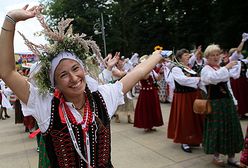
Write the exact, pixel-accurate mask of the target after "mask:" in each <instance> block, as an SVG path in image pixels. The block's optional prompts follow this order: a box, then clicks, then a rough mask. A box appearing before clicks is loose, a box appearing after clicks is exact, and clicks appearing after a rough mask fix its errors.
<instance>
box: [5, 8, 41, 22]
mask: <svg viewBox="0 0 248 168" xmlns="http://www.w3.org/2000/svg"><path fill="white" fill-rule="evenodd" d="M28 6H29V5H25V6H24V7H23V8H22V9H14V10H12V11H9V12H8V14H7V15H8V16H10V17H11V18H12V19H14V20H15V21H16V22H19V21H24V20H27V19H29V18H33V17H35V15H36V14H38V13H40V12H41V10H42V9H43V6H41V5H37V6H33V7H32V8H30V9H28Z"/></svg>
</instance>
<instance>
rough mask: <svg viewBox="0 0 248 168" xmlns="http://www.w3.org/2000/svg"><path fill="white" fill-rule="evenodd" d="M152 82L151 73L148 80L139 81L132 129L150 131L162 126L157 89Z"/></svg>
mask: <svg viewBox="0 0 248 168" xmlns="http://www.w3.org/2000/svg"><path fill="white" fill-rule="evenodd" d="M153 73H155V72H153ZM154 82H155V80H154V78H153V75H152V73H151V74H150V75H149V77H148V79H144V80H140V83H141V88H140V93H139V97H138V100H137V103H136V107H135V112H134V127H137V128H145V129H152V128H153V127H159V126H162V125H163V124H164V123H163V117H162V112H161V107H160V101H159V97H158V88H157V85H156V84H155V83H154Z"/></svg>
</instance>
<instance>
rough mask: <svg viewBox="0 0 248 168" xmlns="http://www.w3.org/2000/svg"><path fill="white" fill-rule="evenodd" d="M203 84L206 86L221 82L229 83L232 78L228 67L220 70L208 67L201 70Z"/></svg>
mask: <svg viewBox="0 0 248 168" xmlns="http://www.w3.org/2000/svg"><path fill="white" fill-rule="evenodd" d="M200 76H201V82H202V83H203V84H204V85H209V84H215V85H216V84H217V83H220V82H227V81H228V80H229V78H230V75H229V71H228V69H227V68H226V67H221V68H220V69H218V70H215V69H213V68H212V67H210V66H209V65H206V66H204V67H203V69H202V70H201V75H200Z"/></svg>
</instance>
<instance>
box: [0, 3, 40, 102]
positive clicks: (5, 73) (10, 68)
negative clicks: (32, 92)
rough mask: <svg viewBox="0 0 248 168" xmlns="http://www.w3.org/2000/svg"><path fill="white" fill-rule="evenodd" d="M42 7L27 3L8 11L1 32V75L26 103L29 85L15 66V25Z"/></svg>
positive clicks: (30, 16)
mask: <svg viewBox="0 0 248 168" xmlns="http://www.w3.org/2000/svg"><path fill="white" fill-rule="evenodd" d="M41 9H42V8H41V6H34V7H32V8H30V9H28V5H26V6H24V7H23V8H22V9H15V10H12V11H10V12H8V13H7V15H6V17H5V20H4V22H3V25H2V29H1V34H0V77H1V78H2V79H3V81H4V82H5V83H6V84H7V85H8V86H9V87H10V89H11V90H12V91H13V92H14V93H15V94H16V95H17V97H18V98H19V99H20V100H21V101H23V102H24V103H27V101H28V97H29V85H28V83H27V81H26V79H25V78H23V77H22V76H21V75H20V74H19V73H18V72H17V71H16V68H15V58H14V45H13V41H14V34H15V25H16V23H17V22H19V21H24V20H27V19H29V18H32V17H34V16H35V15H36V13H37V12H40V11H41Z"/></svg>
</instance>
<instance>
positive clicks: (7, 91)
mask: <svg viewBox="0 0 248 168" xmlns="http://www.w3.org/2000/svg"><path fill="white" fill-rule="evenodd" d="M0 87H1V90H0V92H1V109H0V119H2V120H5V119H6V118H10V116H9V115H8V112H7V109H11V108H12V106H11V104H10V101H9V99H8V96H7V95H8V94H11V93H12V91H11V90H10V89H9V88H8V87H7V86H6V84H5V83H4V81H2V80H1V82H0ZM3 113H4V115H3Z"/></svg>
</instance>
